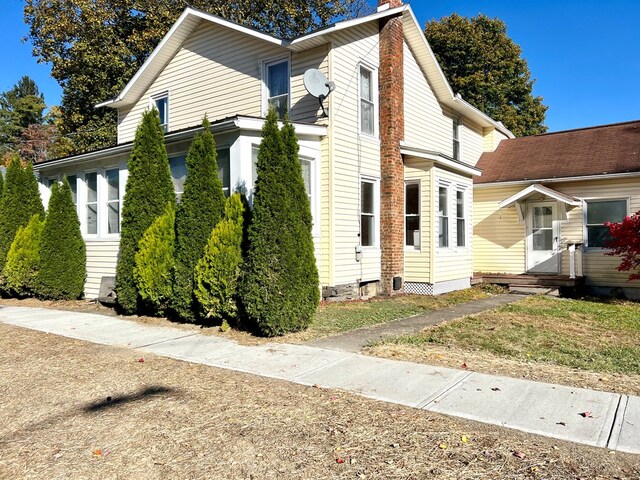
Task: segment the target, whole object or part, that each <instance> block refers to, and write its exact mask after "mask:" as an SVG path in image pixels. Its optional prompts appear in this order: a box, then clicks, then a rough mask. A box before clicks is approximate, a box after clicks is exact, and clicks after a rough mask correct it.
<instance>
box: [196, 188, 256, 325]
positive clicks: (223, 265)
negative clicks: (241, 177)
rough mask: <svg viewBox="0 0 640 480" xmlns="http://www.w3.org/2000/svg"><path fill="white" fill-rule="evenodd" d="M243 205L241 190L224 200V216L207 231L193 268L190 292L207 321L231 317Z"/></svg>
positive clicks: (239, 261)
mask: <svg viewBox="0 0 640 480" xmlns="http://www.w3.org/2000/svg"><path fill="white" fill-rule="evenodd" d="M243 220H244V205H243V202H242V199H241V194H239V193H235V194H233V195H231V196H230V197H229V198H228V199H227V202H226V204H225V218H224V219H222V220H221V221H220V222H219V223H218V224H217V225H216V226H215V228H214V229H213V231H212V232H211V237H210V238H209V242H208V243H207V245H206V247H205V249H204V255H203V256H202V258H201V259H200V260H199V261H198V263H197V265H196V268H195V289H194V293H195V296H196V299H197V300H198V305H199V308H200V312H199V313H200V315H201V316H202V317H203V318H205V319H207V320H211V321H219V320H227V321H229V320H235V319H236V318H237V313H238V304H237V289H238V277H239V275H240V266H241V264H242V239H243Z"/></svg>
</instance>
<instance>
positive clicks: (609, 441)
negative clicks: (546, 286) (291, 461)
mask: <svg viewBox="0 0 640 480" xmlns="http://www.w3.org/2000/svg"><path fill="white" fill-rule="evenodd" d="M0 322H3V323H7V324H11V325H17V326H21V327H25V328H30V329H33V330H39V331H42V332H47V333H52V334H56V335H62V336H65V337H70V338H76V339H81V340H86V341H89V342H94V343H100V344H104V345H113V346H122V347H127V348H132V349H136V350H138V351H142V352H150V353H154V354H156V355H162V356H165V357H171V358H175V359H178V360H184V361H188V362H193V363H199V364H204V365H210V366H213V367H218V368H226V369H230V370H236V371H241V372H248V373H253V374H256V375H261V376H265V377H273V378H279V379H282V380H287V381H290V382H294V383H298V384H302V385H318V386H322V387H326V388H340V389H343V390H347V391H350V392H353V393H356V394H359V395H362V396H365V397H368V398H373V399H377V400H382V401H386V402H392V403H397V404H401V405H407V406H411V407H415V408H421V409H425V410H429V411H432V412H439V413H444V414H447V415H453V416H457V417H462V418H468V419H472V420H477V421H480V422H485V423H491V424H495V425H500V426H504V427H508V428H514V429H517V430H522V431H525V432H531V433H536V434H540V435H545V436H548V437H554V438H559V439H563V440H569V441H572V442H578V443H583V444H587V445H593V446H598V447H606V448H610V449H614V450H619V451H623V452H629V453H638V454H640V397H635V396H628V395H619V394H615V393H606V392H598V391H592V390H586V389H580V388H571V387H565V386H561V385H551V384H544V383H539V382H532V381H527V380H520V379H514V378H508V377H499V376H493V375H484V374H480V373H473V372H468V371H464V370H454V369H448V368H441V367H433V366H429V365H423V364H415V363H409V362H400V361H394V360H387V359H382V358H374V357H367V356H363V355H360V354H357V353H352V352H346V351H340V350H332V349H325V348H320V347H313V346H308V345H286V344H265V345H261V346H250V347H247V346H241V345H238V344H237V343H235V342H233V341H230V340H226V339H223V338H219V337H210V336H204V335H200V334H196V333H188V332H186V331H185V330H180V329H177V328H170V327H166V328H165V327H153V326H147V325H142V324H138V323H135V322H130V321H127V320H121V319H118V318H114V317H108V316H104V315H96V314H88V313H75V312H64V311H60V310H48V309H40V308H22V307H0ZM584 412H591V413H590V415H587V416H582V415H580V414H581V413H584Z"/></svg>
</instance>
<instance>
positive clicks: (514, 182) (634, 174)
mask: <svg viewBox="0 0 640 480" xmlns="http://www.w3.org/2000/svg"><path fill="white" fill-rule="evenodd" d="M628 177H640V172H625V173H603V174H600V175H584V176H582V177H552V178H531V179H529V180H512V181H508V182H490V183H478V184H474V185H473V188H491V187H503V186H514V185H530V184H531V182H540V183H563V182H584V181H587V180H609V179H616V178H628Z"/></svg>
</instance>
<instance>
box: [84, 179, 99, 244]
mask: <svg viewBox="0 0 640 480" xmlns="http://www.w3.org/2000/svg"><path fill="white" fill-rule="evenodd" d="M84 185H85V193H86V195H85V221H84V227H85V228H84V231H85V233H86V234H87V235H97V234H98V172H85V174H84Z"/></svg>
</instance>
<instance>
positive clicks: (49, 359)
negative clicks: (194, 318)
mask: <svg viewBox="0 0 640 480" xmlns="http://www.w3.org/2000/svg"><path fill="white" fill-rule="evenodd" d="M141 360H144V361H141ZM0 392H2V394H1V397H0V478H3V479H5V478H6V479H21V478H37V479H42V478H46V479H58V478H73V479H102V478H135V479H171V478H181V479H186V478H189V479H192V478H215V479H225V478H233V479H275V478H279V479H281V478H286V479H289V478H303V479H325V478H349V479H373V478H384V479H418V478H437V479H478V478H491V479H516V478H517V479H521V478H522V479H529V478H545V479H558V480H559V479H562V480H566V479H589V480H592V479H603V478H622V479H640V461H639V457H638V456H634V455H625V454H621V453H615V454H614V453H611V452H609V451H607V450H604V449H595V448H591V447H586V446H581V445H577V444H571V443H566V442H561V441H557V440H553V439H547V438H543V437H539V436H535V435H529V434H524V433H521V432H516V431H512V430H507V429H503V428H500V427H494V426H487V425H483V424H479V423H474V422H470V421H464V420H460V419H455V418H451V417H445V416H442V415H437V414H433V413H429V412H424V411H420V410H416V409H411V408H406V407H401V406H397V405H391V404H386V403H383V402H375V401H371V400H367V399H363V398H360V397H357V396H355V395H352V394H348V393H344V392H341V391H336V390H326V389H321V388H314V387H304V386H299V385H293V384H289V383H286V382H283V381H277V380H271V379H265V378H260V377H256V376H251V375H247V374H241V373H237V372H231V371H225V370H220V369H215V368H211V367H206V366H201V365H194V364H189V363H186V362H179V361H176V360H171V359H166V358H162V357H156V356H153V355H146V354H145V355H144V357H142V355H141V354H140V353H139V352H136V351H134V350H130V349H124V348H114V347H105V346H99V345H94V344H89V343H85V342H81V341H77V340H71V339H66V338H63V337H57V336H54V335H48V334H44V333H41V332H35V331H30V330H26V329H22V328H19V327H13V326H8V325H2V324H0ZM514 452H518V456H516V455H514Z"/></svg>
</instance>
